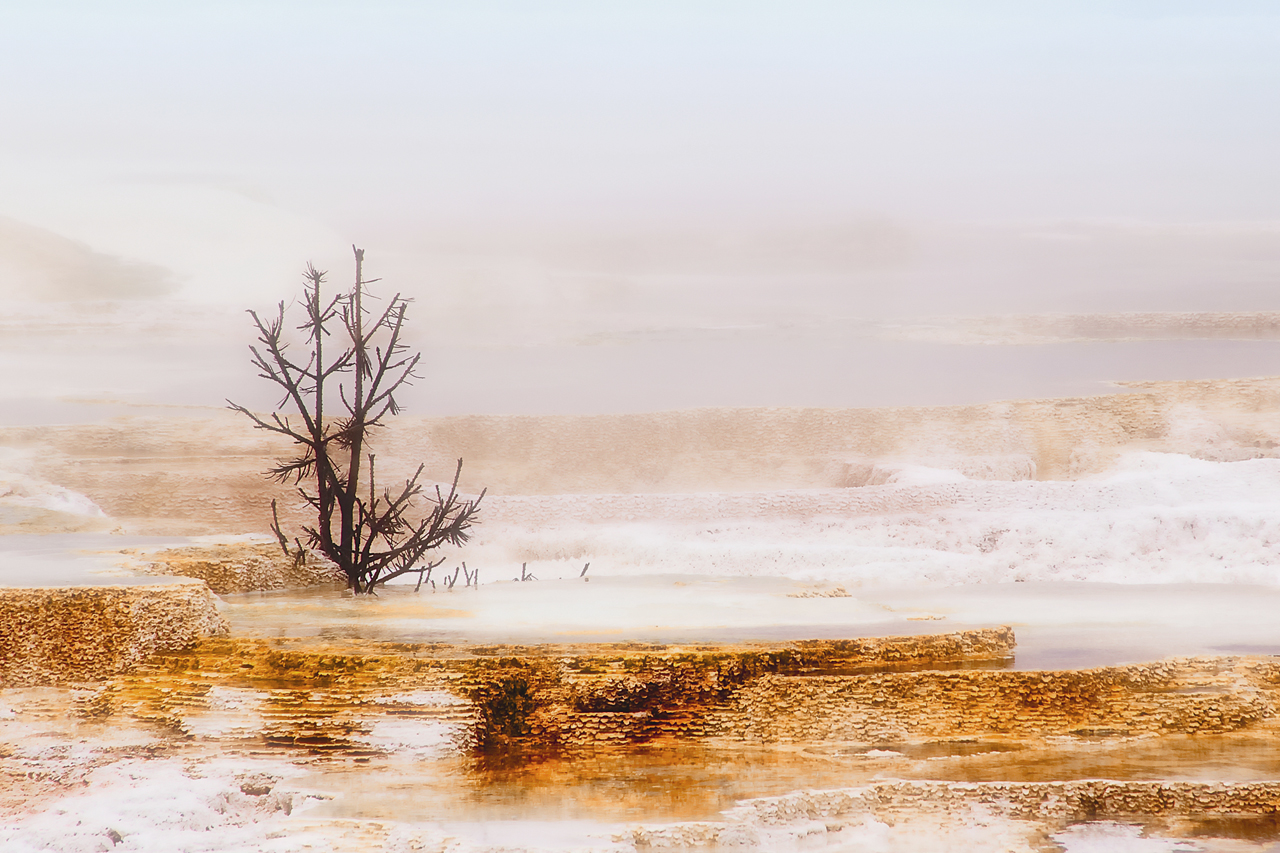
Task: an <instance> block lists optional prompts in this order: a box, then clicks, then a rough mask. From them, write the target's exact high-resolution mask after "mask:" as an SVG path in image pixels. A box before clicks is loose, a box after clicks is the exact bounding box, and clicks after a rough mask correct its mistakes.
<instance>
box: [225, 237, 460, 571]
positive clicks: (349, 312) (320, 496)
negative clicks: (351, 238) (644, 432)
mask: <svg viewBox="0 0 1280 853" xmlns="http://www.w3.org/2000/svg"><path fill="white" fill-rule="evenodd" d="M351 248H352V250H353V251H354V252H355V259H356V275H355V284H354V285H353V286H352V288H351V290H350V291H348V292H346V293H340V294H338V295H336V296H333V297H326V296H323V295H322V294H321V285H323V284H324V281H325V275H326V274H327V273H325V272H321V271H319V270H317V269H316V268H315V267H314V266H312V265H311V264H307V269H306V272H304V273H303V277H304V278H305V279H306V284H305V286H304V289H303V305H302V308H303V311H304V316H303V319H302V323H301V324H300V325H298V326H297V327H296V328H297V329H298V330H299V331H301V332H302V333H303V334H304V336H305V339H306V344H307V346H308V347H309V352H308V353H307V357H306V360H305V361H301V362H299V361H295V360H293V359H292V358H290V356H289V354H288V349H289V342H288V341H287V340H286V339H285V304H284V303H283V302H281V303H280V305H279V307H278V309H277V311H276V315H275V316H274V317H272V318H270V319H269V320H263V319H262V318H261V317H259V316H258V314H257V313H256V312H254V311H250V312H249V315H250V316H251V317H253V322H254V325H255V326H256V327H257V330H258V342H259V344H260V346H250V347H249V349H250V351H251V352H252V353H253V357H252V359H251V361H252V363H253V365H254V366H255V367H256V368H258V371H259V374H258V375H259V376H261V377H262V378H264V379H267V380H269V381H271V382H273V383H275V384H276V385H278V386H279V387H280V389H281V390H282V391H283V394H284V396H283V399H282V400H281V401H280V403H279V404H278V405H277V408H281V409H287V410H292V413H291V414H284V415H282V414H280V413H279V412H275V413H273V414H271V415H270V416H269V417H263V416H261V415H259V414H256V413H254V412H251V411H249V410H248V409H247V408H245V407H244V406H241V405H239V404H237V403H233V402H231V401H230V400H228V401H227V402H228V404H229V405H230V406H231V408H232V409H233V410H235V411H237V412H240V413H241V414H243V415H245V416H246V417H248V418H249V419H250V420H251V421H253V424H254V426H255V427H256V428H258V429H264V430H267V431H269V432H274V433H277V434H279V435H283V436H286V437H288V438H289V439H290V440H292V441H293V442H294V444H295V445H297V447H298V449H299V454H298V455H297V456H295V457H293V458H291V459H287V460H283V461H280V462H278V463H277V464H276V465H275V467H273V468H272V469H271V470H270V471H268V472H266V476H268V477H270V478H272V479H274V480H277V481H279V482H282V483H288V482H292V484H293V485H294V486H295V488H297V490H298V494H300V495H301V496H302V498H303V499H304V500H305V501H306V502H307V503H308V504H309V505H310V506H311V507H312V508H313V509H314V510H315V511H316V514H317V522H316V524H315V526H305V525H304V526H303V528H302V529H303V532H304V533H305V535H306V539H307V544H308V546H310V547H311V548H314V549H315V550H318V551H320V552H321V553H322V554H324V555H325V556H326V557H328V558H329V559H330V560H333V562H335V563H336V564H337V565H338V566H339V567H340V568H341V569H342V571H343V573H344V574H345V575H346V578H347V585H348V587H350V589H351V590H352V591H353V592H355V593H358V594H363V593H370V592H372V591H373V589H374V587H376V586H377V585H378V584H381V583H385V582H386V581H389V580H391V579H392V578H395V577H399V576H401V575H405V574H411V573H414V572H417V573H418V576H419V579H421V577H422V575H423V573H427V572H429V571H430V570H431V569H432V568H434V567H436V566H438V565H440V564H441V563H442V562H444V559H445V558H444V557H443V556H436V555H435V553H434V552H437V551H438V550H439V549H440V548H442V547H444V546H445V545H462V544H463V543H465V542H466V541H467V539H468V538H470V528H471V525H472V524H475V523H477V515H478V513H479V509H480V502H481V500H482V499H483V498H484V494H485V493H484V492H483V491H482V492H481V493H480V494H479V496H477V497H474V498H464V497H463V496H462V495H460V494H459V492H458V478H459V477H460V476H461V474H462V460H461V459H459V460H458V467H457V469H456V470H455V471H454V475H453V481H452V483H450V485H449V488H448V490H447V491H445V490H443V489H441V488H440V486H438V485H437V486H435V487H434V488H433V489H432V490H430V491H428V490H426V489H424V488H423V485H422V483H421V477H422V471H423V468H424V467H425V466H423V465H419V466H418V470H417V471H416V472H415V473H414V474H413V476H412V477H410V478H409V479H407V480H405V481H404V485H403V486H397V487H396V488H395V489H394V490H390V489H383V490H381V491H379V488H378V485H377V480H376V471H375V455H374V454H373V453H372V452H370V447H371V443H370V434H371V433H372V432H373V431H374V430H376V429H377V428H379V427H381V426H384V423H383V422H384V420H385V419H386V418H387V417H388V416H392V415H396V414H399V412H400V407H399V405H398V404H397V403H396V396H395V395H396V393H397V392H398V391H399V390H400V389H401V388H403V387H405V386H406V385H409V384H411V380H413V379H415V378H418V377H417V374H415V372H414V370H415V368H416V367H417V366H418V361H419V360H420V359H421V357H422V356H421V354H420V353H412V354H411V353H409V351H408V347H407V346H406V345H405V344H404V343H402V341H401V332H402V331H403V329H404V322H405V310H406V308H407V307H408V300H406V299H404V298H403V297H401V296H400V294H398V293H397V294H396V295H395V296H393V297H392V298H391V300H390V301H389V302H388V303H387V306H386V308H385V309H384V310H383V311H382V312H381V313H378V314H373V313H371V312H369V310H368V309H367V308H366V307H365V304H364V302H365V299H366V298H373V297H371V296H369V294H368V293H367V292H366V289H365V288H366V285H368V284H370V283H371V282H369V281H365V280H364V278H363V266H364V250H363V249H357V248H356V247H355V246H352V247H351ZM372 281H378V279H373V280H372ZM335 347H336V350H335ZM271 514H272V522H271V530H272V532H274V533H275V535H276V538H277V539H279V540H280V545H281V547H282V548H283V549H284V550H285V553H286V554H290V553H291V552H290V550H289V538H288V537H287V536H286V535H285V533H284V531H283V530H282V529H281V525H280V519H279V515H278V514H277V511H276V502H275V501H274V500H273V501H272V502H271ZM293 541H294V544H295V546H296V548H297V550H296V551H295V552H293V553H292V554H291V555H292V556H294V558H295V559H299V560H301V559H305V556H304V555H305V552H304V550H303V548H302V544H301V543H300V542H299V541H298V538H297V537H294V539H293Z"/></svg>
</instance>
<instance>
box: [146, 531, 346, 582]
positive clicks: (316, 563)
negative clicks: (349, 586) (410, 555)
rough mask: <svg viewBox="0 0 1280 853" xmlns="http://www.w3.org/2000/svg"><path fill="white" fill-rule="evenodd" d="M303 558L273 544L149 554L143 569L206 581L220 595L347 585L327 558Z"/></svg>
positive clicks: (311, 555)
mask: <svg viewBox="0 0 1280 853" xmlns="http://www.w3.org/2000/svg"><path fill="white" fill-rule="evenodd" d="M304 554H305V555H306V558H305V560H301V561H299V560H295V559H293V558H292V557H286V556H285V555H284V553H283V552H282V551H281V550H280V547H279V546H278V545H276V544H275V543H274V542H245V543H233V544H218V545H202V546H196V547H191V548H172V549H169V550H166V551H160V552H157V553H154V554H149V555H147V556H146V557H144V558H143V560H144V562H143V563H142V565H141V566H140V568H141V570H142V571H144V572H146V573H147V574H153V575H177V576H179V577H185V578H196V579H198V580H202V581H204V582H205V583H207V584H208V585H209V588H210V589H211V590H213V591H214V592H215V593H217V594H218V595H227V594H230V593H236V592H261V591H264V590H270V589H296V588H298V587H307V586H316V585H318V584H330V583H345V582H346V578H345V576H344V575H343V574H342V570H341V569H339V568H338V567H337V566H336V565H335V564H334V563H332V562H330V561H329V560H328V559H326V558H325V557H324V556H323V555H321V554H317V553H315V552H314V551H306V552H304Z"/></svg>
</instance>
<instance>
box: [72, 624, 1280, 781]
mask: <svg viewBox="0 0 1280 853" xmlns="http://www.w3.org/2000/svg"><path fill="white" fill-rule="evenodd" d="M1012 646H1013V636H1012V632H1011V631H1010V630H1009V629H1005V628H1002V629H991V630H987V631H973V632H964V633H958V634H949V635H933V636H925V637H896V638H880V639H867V640H856V641H813V642H803V643H792V644H785V645H777V646H718V645H706V646H697V647H670V646H654V645H646V644H626V643H620V644H590V645H588V644H583V645H538V646H467V645H452V644H430V643H428V644H396V643H375V642H369V641H357V640H352V641H347V642H344V643H342V644H340V645H334V644H328V645H325V644H321V643H319V642H309V641H304V640H271V641H268V640H254V639H226V638H208V639H204V640H201V641H200V642H199V643H197V644H196V645H195V646H193V647H192V648H190V649H188V650H185V651H181V652H176V653H166V654H161V655H157V656H156V657H154V658H152V659H151V660H150V661H149V662H147V663H146V664H144V665H142V666H139V667H137V668H136V669H135V670H134V671H133V672H130V673H127V674H124V675H121V676H119V677H117V678H116V679H115V680H114V681H113V682H111V683H110V685H109V686H107V687H105V688H104V689H102V690H101V691H99V692H98V693H97V694H95V697H94V699H93V700H92V701H86V702H85V703H84V707H83V713H85V714H92V715H106V716H110V715H113V714H127V715H129V716H131V717H133V718H135V719H144V720H150V721H153V722H156V723H159V724H163V725H167V726H170V727H173V728H174V729H175V730H179V731H180V730H182V726H183V722H182V721H183V718H184V713H185V712H184V709H195V710H198V709H200V708H202V707H204V706H203V704H202V703H203V702H204V701H205V700H204V698H203V697H205V696H206V695H207V694H208V692H209V690H210V689H212V688H213V687H215V686H219V687H223V688H239V689H249V690H255V691H260V692H261V693H262V694H263V695H264V696H265V697H266V699H265V700H264V706H263V711H262V714H263V718H264V724H263V732H262V733H260V735H261V742H262V744H264V745H267V746H271V747H296V748H303V749H307V750H314V751H334V750H337V751H345V752H346V753H347V754H357V753H359V751H360V750H361V749H364V748H365V747H362V746H361V745H360V740H359V738H357V737H354V735H355V734H357V733H359V732H360V731H361V725H362V724H361V723H360V719H361V714H362V713H365V712H366V711H367V710H368V709H369V708H370V707H372V704H371V703H377V702H384V703H385V702H386V701H388V700H387V699H386V697H388V696H392V695H393V694H397V693H404V692H406V691H415V690H416V691H422V690H429V691H437V692H439V693H440V694H442V695H448V696H452V697H455V699H456V702H457V704H456V706H453V707H452V709H451V710H450V711H449V712H448V713H449V719H450V720H452V721H454V722H456V723H458V724H459V725H460V726H461V727H462V728H463V729H464V730H465V735H464V736H463V740H464V741H465V744H466V746H467V747H469V748H471V749H473V750H475V751H477V752H478V753H480V754H486V755H491V756H500V755H503V754H511V755H524V756H526V757H528V756H546V755H554V754H566V755H572V754H582V753H589V752H598V751H602V750H610V749H618V748H626V747H629V746H633V745H636V744H643V743H651V742H664V741H668V740H671V739H677V740H680V741H682V742H689V743H697V742H729V743H741V744H758V745H765V746H769V745H773V746H785V745H801V746H803V745H806V744H808V745H813V744H832V743H836V744H838V743H855V744H856V743H861V744H877V743H901V742H912V741H921V740H937V739H946V738H955V737H992V736H994V737H1013V738H1030V739H1035V740H1042V739H1044V738H1046V737H1053V736H1074V737H1078V738H1079V737H1083V738H1097V737H1126V736H1136V735H1143V734H1157V735H1170V734H1195V733H1225V732H1233V731H1252V730H1258V729H1260V728H1264V729H1268V730H1269V729H1270V727H1272V726H1273V725H1274V721H1275V708H1276V704H1277V702H1276V700H1277V690H1278V689H1280V688H1278V686H1277V685H1278V683H1280V675H1278V674H1277V672H1278V670H1280V664H1277V663H1276V662H1274V661H1272V660H1270V659H1263V658H1243V657H1241V658H1194V659H1180V660H1171V661H1164V662H1159V663H1153V664H1143V665H1132V666H1117V667H1101V668H1096V669H1087V670H1071V671H1054V672H1023V671H1014V670H1002V669H991V668H983V667H984V666H987V667H989V665H990V663H991V661H992V660H999V659H1000V657H1001V656H1007V655H1008V654H1009V653H1010V651H1011V649H1012ZM966 665H972V666H973V667H974V668H971V669H966V668H959V669H956V668H953V667H956V666H960V667H964V666H966ZM815 672H816V673H820V674H814V673H815ZM833 673H835V674H833ZM400 712H401V713H403V714H412V713H428V712H427V711H414V710H413V709H411V708H404V709H401V711H400ZM430 713H440V712H437V711H431V712H430Z"/></svg>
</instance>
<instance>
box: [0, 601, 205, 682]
mask: <svg viewBox="0 0 1280 853" xmlns="http://www.w3.org/2000/svg"><path fill="white" fill-rule="evenodd" d="M227 631H228V625H227V621H226V619H224V618H223V617H222V615H221V614H220V613H218V609H217V606H216V603H215V599H214V596H213V594H212V593H211V592H210V591H209V587H208V586H206V585H205V584H204V582H203V581H194V582H174V583H166V584H147V585H139V586H84V587H34V588H26V587H6V588H0V687H19V686H29V685H42V684H67V683H73V682H83V681H93V680H98V679H104V678H109V677H111V676H113V675H116V674H117V673H120V672H124V671H126V670H128V669H130V668H131V667H133V666H135V665H137V664H138V663H140V662H142V661H144V660H146V659H147V658H149V657H151V656H152V655H154V654H156V653H158V652H165V651H176V650H179V649H184V648H188V647H190V646H192V645H194V644H195V643H196V641H197V640H199V639H200V638H201V637H206V636H211V635H218V634H225V633H227Z"/></svg>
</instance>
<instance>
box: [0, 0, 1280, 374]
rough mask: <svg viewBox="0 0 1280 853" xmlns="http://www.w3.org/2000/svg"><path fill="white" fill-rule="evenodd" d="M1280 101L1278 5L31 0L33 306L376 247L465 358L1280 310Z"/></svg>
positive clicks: (25, 167)
mask: <svg viewBox="0 0 1280 853" xmlns="http://www.w3.org/2000/svg"><path fill="white" fill-rule="evenodd" d="M1278 92H1280V6H1277V5H1276V4H1274V3H1269V2H1215V3H1184V2H1176V0H1151V2H1118V1H1117V2H1096V3H1095V2H1080V0H1073V2H1062V3H1059V2H1041V3H1025V2H1021V3H1019V2H968V3H965V2H946V3H942V2H939V3H909V2H902V3H884V2H877V3H870V2H862V3H859V2H831V3H822V2H772V3H752V2H741V1H740V2H724V3H713V2H671V3H664V2H653V0H650V2H637V3H621V2H619V3H588V2H581V3H571V2H538V3H519V2H511V3H496V2H483V0H481V1H480V2H466V3H429V2H404V3H392V2H382V3H378V2H362V3H354V2H328V3H326V2H314V1H313V2H252V3H248V2H246V3H234V2H225V0H220V1H219V2H214V3H209V2H202V3H183V2H134V3H128V2H92V3H90V2H84V3H68V2H23V0H7V2H5V3H3V4H0V116H2V117H3V119H2V120H0V296H4V297H6V298H8V299H15V298H16V299H20V300H26V299H33V300H37V301H48V300H60V301H65V300H72V301H84V300H99V299H116V298H131V299H146V300H155V299H159V300H162V301H167V302H170V303H172V302H174V300H177V301H179V302H188V301H191V300H197V301H203V302H210V301H212V302H216V303H221V304H224V305H227V306H234V307H242V306H244V305H246V304H255V305H264V304H270V302H271V301H273V300H274V299H276V298H279V297H281V296H286V295H288V294H290V293H292V292H293V290H294V289H295V288H296V285H297V282H298V277H297V274H298V271H299V270H300V269H301V266H302V265H303V263H305V261H306V260H308V259H313V260H315V261H316V262H317V263H318V264H320V265H323V266H328V267H330V268H331V269H333V270H334V274H335V278H337V279H338V280H341V279H343V278H345V276H346V275H347V270H348V269H349V262H348V260H347V257H348V255H347V253H348V252H349V250H348V249H347V248H346V247H348V246H349V244H351V243H352V242H358V243H360V244H362V245H363V246H365V247H366V248H367V249H368V251H369V256H370V264H371V268H372V270H373V271H374V272H375V273H376V274H382V275H385V276H386V277H387V278H388V281H389V285H388V286H392V287H397V288H399V289H403V290H405V291H407V292H409V293H411V294H413V295H414V296H415V297H416V298H417V299H418V306H419V307H417V308H416V309H415V310H416V311H418V313H419V317H420V319H422V320H424V321H427V323H428V324H429V325H430V326H431V327H432V328H431V333H432V335H433V337H432V341H433V342H434V343H436V344H440V345H443V344H457V345H466V346H473V345H474V346H480V345H484V346H490V347H493V346H503V345H506V344H509V343H513V342H514V343H519V344H521V345H538V346H544V347H561V348H569V349H568V350H566V352H569V351H570V350H572V351H573V352H576V351H577V350H579V349H582V348H583V347H584V346H585V344H588V343H600V342H601V341H615V342H616V341H632V340H635V339H636V336H637V335H640V336H645V335H648V336H650V337H652V335H654V334H655V333H661V334H676V335H677V336H679V335H684V336H685V337H684V338H682V341H683V343H684V344H689V343H690V341H693V343H697V344H699V345H701V344H702V343H705V344H706V345H707V346H711V347H713V348H714V346H715V343H714V341H711V342H707V341H703V340H702V338H700V337H699V336H700V335H701V336H703V337H705V335H704V334H703V333H706V332H707V331H708V330H710V331H711V332H714V333H717V334H718V333H719V332H720V331H722V330H723V329H726V328H730V329H743V328H756V327H768V326H770V325H771V324H775V325H776V324H777V323H779V322H782V321H785V322H786V323H791V324H793V325H794V324H796V323H801V324H803V323H805V322H808V321H809V320H812V319H813V318H823V319H827V318H831V317H838V318H845V319H848V320H850V321H857V320H861V319H868V318H870V319H884V318H895V317H899V318H900V317H904V316H915V315H922V314H924V315H927V314H931V313H932V314H939V313H940V314H955V315H958V314H998V313H1017V312H1038V311H1110V310H1144V311H1153V310H1206V309H1216V310H1255V309H1264V308H1275V307H1278V305H1280V300H1278V299H1277V298H1276V296H1275V294H1276V293H1277V287H1276V285H1277V284H1280V282H1278V281H1277V279H1278V278H1280V157H1278V156H1277V154H1276V152H1277V151H1280V110H1277V109H1276V104H1277V101H1276V96H1277V93H1278ZM695 339H696V340H695ZM766 343H768V345H770V346H773V345H780V344H778V340H775V339H774V338H770V339H769V341H767V342H766ZM744 345H745V344H744ZM574 348H576V349H574ZM655 353H656V351H655ZM562 355H563V357H564V358H571V357H572V354H571V353H570V354H569V355H564V354H562ZM655 357H656V355H655ZM499 361H501V359H499ZM498 369H500V368H497V367H495V370H498ZM548 369H549V370H550V369H552V368H550V367H548ZM696 397H697V395H696V394H693V395H692V398H694V399H696Z"/></svg>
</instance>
